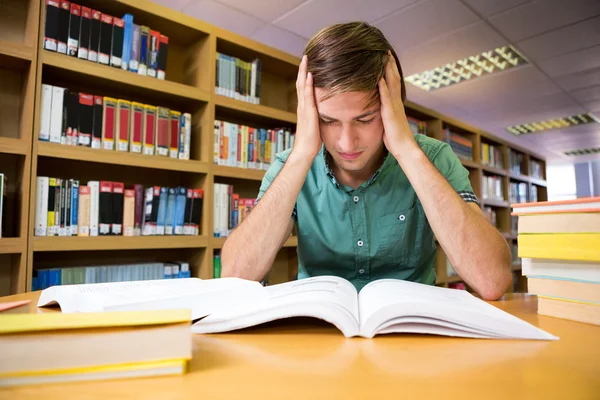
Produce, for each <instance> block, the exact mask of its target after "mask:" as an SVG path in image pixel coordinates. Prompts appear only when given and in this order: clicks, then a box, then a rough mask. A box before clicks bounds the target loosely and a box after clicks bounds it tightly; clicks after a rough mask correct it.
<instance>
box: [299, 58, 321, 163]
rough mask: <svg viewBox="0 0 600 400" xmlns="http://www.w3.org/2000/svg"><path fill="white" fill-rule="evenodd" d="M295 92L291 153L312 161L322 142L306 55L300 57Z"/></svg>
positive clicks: (311, 77)
mask: <svg viewBox="0 0 600 400" xmlns="http://www.w3.org/2000/svg"><path fill="white" fill-rule="evenodd" d="M296 92H297V95H298V112H297V118H298V122H297V125H296V126H297V127H296V139H295V141H294V149H293V150H292V153H296V154H299V155H300V156H302V157H310V160H313V159H314V158H315V157H316V156H317V154H318V153H319V150H320V149H321V144H322V143H323V141H322V139H321V132H320V131H319V114H318V112H317V106H316V104H315V91H314V88H313V76H312V74H311V73H310V72H308V58H307V57H306V55H304V56H303V57H302V62H301V63H300V68H299V70H298V78H297V79H296Z"/></svg>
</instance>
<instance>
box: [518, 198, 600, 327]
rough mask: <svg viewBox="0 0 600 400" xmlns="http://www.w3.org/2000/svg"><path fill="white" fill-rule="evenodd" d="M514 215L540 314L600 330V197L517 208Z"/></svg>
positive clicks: (524, 265) (524, 267)
mask: <svg viewBox="0 0 600 400" xmlns="http://www.w3.org/2000/svg"><path fill="white" fill-rule="evenodd" d="M512 214H514V215H516V216H517V217H518V218H519V234H518V240H519V248H518V252H519V257H521V259H522V270H521V271H522V275H523V276H525V277H526V279H527V290H528V292H529V293H531V294H535V295H536V296H537V300H538V303H537V305H538V307H537V313H538V314H540V315H545V316H550V317H555V318H564V319H568V320H573V321H579V322H583V323H588V324H594V325H600V197H585V198H578V199H575V200H571V201H549V202H540V203H529V204H515V205H514V206H513V210H512Z"/></svg>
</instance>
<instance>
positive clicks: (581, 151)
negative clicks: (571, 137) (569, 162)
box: [565, 147, 600, 156]
mask: <svg viewBox="0 0 600 400" xmlns="http://www.w3.org/2000/svg"><path fill="white" fill-rule="evenodd" d="M589 154H600V147H595V148H591V149H579V150H571V151H565V155H567V156H587V155H589Z"/></svg>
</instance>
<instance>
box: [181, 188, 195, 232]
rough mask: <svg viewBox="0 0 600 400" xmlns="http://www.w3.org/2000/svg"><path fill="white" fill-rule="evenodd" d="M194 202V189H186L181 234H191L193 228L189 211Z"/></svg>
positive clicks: (190, 211)
mask: <svg viewBox="0 0 600 400" xmlns="http://www.w3.org/2000/svg"><path fill="white" fill-rule="evenodd" d="M193 202H194V190H193V189H187V190H186V195H185V210H184V219H183V234H184V235H191V234H192V232H193V228H192V226H191V222H192V221H191V213H192V206H193Z"/></svg>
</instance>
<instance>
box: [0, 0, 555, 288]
mask: <svg viewBox="0 0 600 400" xmlns="http://www.w3.org/2000/svg"><path fill="white" fill-rule="evenodd" d="M25 3H26V5H27V7H25V8H23V7H22V4H23V3H22V2H21V1H20V0H5V1H3V2H1V3H0V37H1V38H2V40H0V61H1V62H0V65H2V67H0V72H2V74H0V83H1V84H0V88H1V89H0V96H2V98H3V100H4V102H5V103H6V102H7V100H8V99H10V100H11V102H12V103H11V104H15V102H14V101H13V100H12V99H18V104H19V110H18V112H16V110H14V109H8V110H7V109H0V114H1V115H0V117H2V118H0V155H1V156H2V157H0V170H1V171H3V172H5V173H6V174H7V175H8V188H9V194H10V196H9V200H8V204H7V206H8V210H9V212H10V214H11V215H14V216H16V217H15V218H13V220H12V221H10V222H9V228H8V230H7V232H8V233H9V234H8V237H7V238H3V239H0V294H2V295H6V294H13V293H21V292H24V291H29V290H31V279H32V276H33V272H34V270H35V269H38V268H51V267H53V266H71V265H72V266H75V265H85V264H86V263H89V264H94V263H95V264H96V265H99V264H98V263H105V264H106V263H119V262H146V261H174V260H181V261H187V262H189V263H190V269H191V271H192V276H197V277H200V278H204V279H207V278H212V276H213V255H214V254H215V251H218V250H220V249H221V248H222V246H223V243H224V241H225V239H224V238H214V237H213V217H214V215H213V193H214V192H213V189H214V184H215V183H226V184H232V185H234V188H235V191H236V192H237V193H239V194H240V196H245V197H255V196H256V194H257V193H258V189H259V187H260V183H261V180H262V177H263V176H264V173H265V171H264V170H251V169H242V168H235V167H226V166H220V165H215V164H214V163H213V150H214V146H213V140H214V134H213V123H214V120H215V119H219V120H224V121H229V122H234V123H239V124H246V125H250V126H259V127H264V128H278V127H285V128H291V129H293V128H294V126H295V123H296V114H295V109H296V93H295V80H296V74H297V66H298V64H299V62H300V60H299V59H298V58H296V57H293V56H291V55H289V54H285V53H283V52H281V51H278V50H275V49H273V48H270V47H268V46H265V45H263V44H260V43H257V42H254V41H252V40H249V39H247V38H245V37H242V36H239V35H236V34H234V33H231V32H228V31H225V30H223V29H220V28H218V27H215V26H212V25H210V24H207V23H204V22H201V21H198V20H196V19H193V18H190V17H187V16H185V15H183V14H181V13H178V12H175V11H173V10H171V9H168V8H166V7H163V6H160V5H157V4H154V3H152V2H150V1H143V0H111V1H100V0H81V1H79V2H78V4H81V5H82V6H88V7H91V8H95V9H98V10H100V11H103V12H106V13H108V14H111V15H116V16H122V15H124V14H126V13H131V14H133V15H134V18H135V23H136V24H141V25H147V26H151V27H153V29H156V30H158V31H160V32H161V33H164V34H165V35H167V36H169V53H168V61H167V71H166V80H158V79H155V78H150V77H146V76H139V75H136V74H134V73H131V72H127V71H121V70H119V69H116V68H112V67H109V66H105V65H100V64H95V63H92V62H88V61H85V60H79V59H77V58H74V57H69V56H67V55H63V54H57V53H53V52H50V51H47V50H44V49H43V36H44V24H45V2H44V1H42V0H28V1H26V2H25ZM3 7H4V8H7V9H9V10H10V12H3V11H6V9H3ZM217 52H220V53H224V54H227V55H229V56H233V57H239V58H241V59H244V60H248V61H250V60H253V59H255V58H260V60H261V63H262V73H261V79H262V80H261V102H260V103H261V104H251V103H247V102H244V101H240V100H235V99H233V98H229V97H226V96H222V95H218V94H216V93H215V88H214V85H215V80H216V67H215V64H216V60H217ZM42 83H47V84H51V85H59V86H62V87H67V88H69V89H72V90H75V91H82V92H85V93H91V94H96V95H101V96H110V97H115V98H123V99H126V100H131V101H138V102H143V103H146V104H153V105H162V106H165V107H168V108H171V109H175V110H178V111H181V112H188V113H190V114H191V116H192V137H191V149H190V150H191V151H190V160H177V159H170V158H161V157H158V156H143V155H139V154H132V153H120V152H116V151H105V150H96V149H90V148H82V147H73V146H66V145H59V144H54V143H47V142H41V141H39V140H38V132H39V129H40V102H41V100H40V98H41V96H40V93H41V85H42ZM406 107H407V115H409V116H410V117H412V118H415V119H418V120H421V121H425V122H426V123H427V134H428V135H430V136H432V137H435V138H437V139H441V140H444V138H445V134H444V132H445V129H446V128H450V129H451V130H452V131H453V132H456V133H458V134H460V135H462V136H464V137H466V138H467V139H469V140H470V141H472V143H473V149H472V158H471V159H462V163H463V165H464V166H465V167H466V168H467V169H468V170H469V172H470V179H471V183H472V185H473V188H474V190H475V193H476V194H477V196H478V197H479V198H481V194H482V192H481V191H482V178H483V177H484V176H485V175H490V174H491V175H496V176H499V177H501V179H502V180H503V184H504V192H503V195H504V200H503V201H495V202H490V203H489V206H490V207H492V208H493V209H494V210H496V212H497V219H498V222H497V225H498V227H499V229H500V230H501V231H502V232H503V233H504V234H505V237H506V238H507V241H509V242H510V243H514V244H516V236H515V235H514V233H513V232H511V222H510V213H509V211H510V208H509V207H510V206H509V202H508V197H507V196H508V192H507V185H508V183H509V181H510V180H511V179H517V180H522V181H523V182H525V183H526V184H527V185H528V188H531V187H534V186H535V187H536V190H537V196H538V198H539V200H543V199H544V196H546V192H545V163H544V160H543V159H542V158H540V157H539V156H537V155H534V154H529V153H528V152H527V151H525V150H524V149H519V148H517V147H514V146H511V145H508V144H507V143H504V142H503V141H501V140H499V139H497V138H494V137H493V136H491V135H488V134H487V133H485V132H482V131H480V130H478V129H476V128H473V127H471V126H468V125H466V124H464V123H462V122H461V121H458V120H455V119H452V118H449V117H447V116H444V115H441V114H439V113H437V112H435V111H433V110H429V109H426V108H424V107H422V106H420V105H418V104H414V103H411V102H407V104H406ZM31 115H33V117H34V118H30V116H31ZM482 143H486V144H495V145H497V146H499V149H500V154H501V157H502V167H501V168H500V167H499V166H497V165H487V164H485V163H484V162H482V158H481V144H482ZM510 149H512V150H515V151H518V152H519V153H520V154H522V155H523V159H522V166H523V170H522V174H519V176H518V177H513V176H512V172H511V170H510V169H509V165H508V151H509V150H510ZM531 160H532V161H535V163H532V162H530V161H531ZM536 163H537V164H536ZM532 165H535V167H532ZM533 168H535V172H536V173H538V174H536V175H535V176H534V175H533V174H532V171H533ZM37 176H55V177H63V178H74V179H79V180H80V181H82V182H85V181H87V180H115V181H122V182H124V183H125V185H126V186H127V185H129V184H132V183H141V184H143V185H161V186H169V187H173V186H176V185H186V186H187V187H197V188H201V189H203V190H204V206H203V214H202V218H201V226H200V235H199V236H151V237H146V236H142V237H120V236H112V237H111V236H109V237H36V236H34V234H33V232H34V221H35V198H36V184H35V182H36V178H37ZM30 199H32V201H30ZM484 204H485V203H484ZM297 245H298V241H297V237H295V236H292V237H290V238H289V239H288V240H287V241H286V242H285V245H284V247H283V248H282V249H281V251H280V252H279V253H278V254H277V256H276V259H275V263H274V266H273V269H272V271H271V273H270V275H269V282H270V283H279V282H284V281H286V280H289V279H293V278H294V277H295V274H296V272H297V267H298V265H297V262H298V259H297V252H296V247H297ZM438 246H439V245H438ZM440 250H441V249H440ZM442 264H443V268H444V271H445V270H446V260H445V256H444V255H443V251H439V252H438V257H437V259H436V269H440V268H441V266H442ZM7 266H8V267H7ZM440 271H441V269H440ZM456 282H460V277H457V276H450V277H448V276H446V274H445V273H444V274H439V275H438V281H437V284H439V285H443V286H448V285H449V284H452V283H456Z"/></svg>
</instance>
